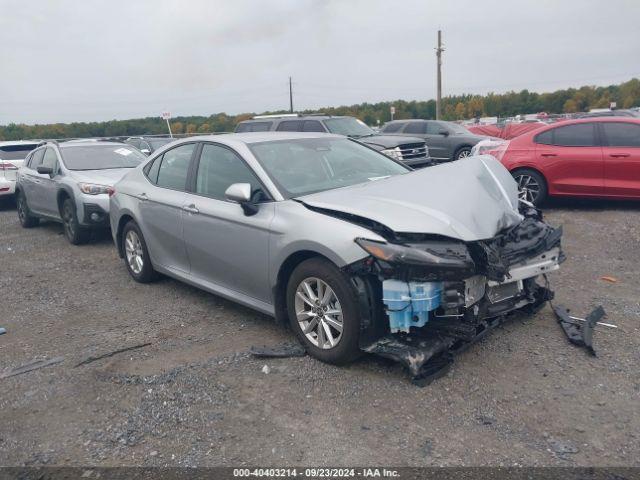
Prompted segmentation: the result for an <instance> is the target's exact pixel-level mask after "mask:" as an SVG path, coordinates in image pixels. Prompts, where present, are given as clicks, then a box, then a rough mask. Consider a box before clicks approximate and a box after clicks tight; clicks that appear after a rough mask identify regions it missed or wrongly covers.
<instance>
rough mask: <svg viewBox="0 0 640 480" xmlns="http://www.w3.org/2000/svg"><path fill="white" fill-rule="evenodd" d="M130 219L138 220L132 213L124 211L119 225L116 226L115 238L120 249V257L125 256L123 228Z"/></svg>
mask: <svg viewBox="0 0 640 480" xmlns="http://www.w3.org/2000/svg"><path fill="white" fill-rule="evenodd" d="M130 221H134V222H135V221H136V220H135V218H133V215H131V214H130V213H128V212H126V213H123V214H122V215H121V216H120V218H119V219H118V226H117V228H116V235H115V239H116V248H117V249H118V256H119V257H120V258H124V251H123V250H122V230H124V226H125V225H126V224H127V223H129V222H130Z"/></svg>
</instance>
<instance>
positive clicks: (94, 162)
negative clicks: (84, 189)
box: [60, 144, 147, 170]
mask: <svg viewBox="0 0 640 480" xmlns="http://www.w3.org/2000/svg"><path fill="white" fill-rule="evenodd" d="M60 149H61V150H62V158H63V161H64V164H65V166H66V167H67V168H68V169H69V170H107V169H110V168H134V167H137V166H138V165H139V164H140V162H143V161H145V160H146V159H147V157H145V156H144V154H142V153H140V152H139V151H138V150H136V149H135V148H133V147H130V146H129V145H124V144H123V145H83V146H81V147H80V146H70V145H69V146H66V147H65V146H63V145H61V146H60Z"/></svg>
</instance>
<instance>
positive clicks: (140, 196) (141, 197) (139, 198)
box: [136, 192, 149, 202]
mask: <svg viewBox="0 0 640 480" xmlns="http://www.w3.org/2000/svg"><path fill="white" fill-rule="evenodd" d="M136 198H137V199H138V200H142V201H143V202H146V201H147V200H149V197H147V194H146V193H144V192H143V193H140V194H138V195H136Z"/></svg>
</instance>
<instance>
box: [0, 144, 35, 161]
mask: <svg viewBox="0 0 640 480" xmlns="http://www.w3.org/2000/svg"><path fill="white" fill-rule="evenodd" d="M37 146H38V144H37V143H19V144H16V145H4V146H2V147H0V160H24V159H25V158H26V157H27V155H29V152H30V151H31V150H33V149H34V148H36V147H37Z"/></svg>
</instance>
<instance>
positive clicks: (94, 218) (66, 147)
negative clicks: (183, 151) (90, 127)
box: [16, 140, 146, 245]
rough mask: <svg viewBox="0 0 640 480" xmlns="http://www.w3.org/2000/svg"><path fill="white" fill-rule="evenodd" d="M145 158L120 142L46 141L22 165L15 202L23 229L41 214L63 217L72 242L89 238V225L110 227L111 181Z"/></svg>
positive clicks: (58, 218) (60, 219) (58, 219)
mask: <svg viewBox="0 0 640 480" xmlns="http://www.w3.org/2000/svg"><path fill="white" fill-rule="evenodd" d="M143 160H146V157H145V156H144V155H143V154H142V153H140V152H139V151H138V150H136V149H135V148H133V147H131V146H129V145H125V144H123V143H116V142H102V141H86V140H85V141H82V140H76V141H68V142H61V143H58V142H55V141H50V142H43V143H42V144H41V145H40V146H39V147H38V148H36V149H35V150H34V151H33V152H31V153H30V154H29V155H28V156H27V158H26V159H25V161H24V163H23V165H22V166H21V167H20V169H19V170H18V177H17V181H16V203H17V206H18V217H19V219H20V223H21V224H22V226H23V227H24V228H31V227H35V226H36V225H38V223H39V222H40V219H41V218H43V219H47V220H54V221H58V222H62V223H63V225H64V233H65V236H66V237H67V239H68V240H69V242H71V243H72V244H74V245H79V244H82V243H86V242H87V241H89V239H90V237H91V229H92V228H98V227H108V226H109V194H110V193H113V190H112V188H113V184H114V183H115V182H117V181H118V180H120V179H121V178H122V177H123V176H124V174H125V173H127V172H128V171H130V169H132V168H134V167H137V166H138V165H139V164H140V162H142V161H143Z"/></svg>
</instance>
